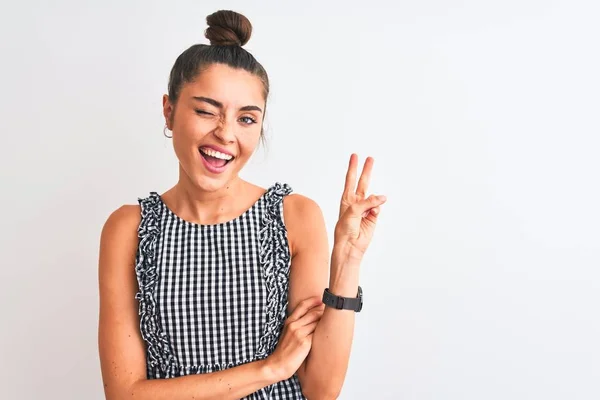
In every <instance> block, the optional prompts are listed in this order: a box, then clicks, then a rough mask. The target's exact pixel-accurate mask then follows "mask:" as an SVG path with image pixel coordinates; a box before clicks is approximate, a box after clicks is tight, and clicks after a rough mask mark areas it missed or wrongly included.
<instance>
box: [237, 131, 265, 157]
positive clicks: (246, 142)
mask: <svg viewBox="0 0 600 400" xmlns="http://www.w3.org/2000/svg"><path fill="white" fill-rule="evenodd" d="M259 140H260V129H258V130H257V131H256V132H247V133H246V134H245V135H239V136H238V143H239V146H240V150H242V152H243V153H245V154H246V155H247V156H249V155H250V154H252V153H253V152H254V150H255V149H256V146H258V142H259Z"/></svg>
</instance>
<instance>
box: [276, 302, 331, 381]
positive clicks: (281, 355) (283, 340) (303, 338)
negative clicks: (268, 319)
mask: <svg viewBox="0 0 600 400" xmlns="http://www.w3.org/2000/svg"><path fill="white" fill-rule="evenodd" d="M324 309H325V304H323V301H322V299H321V298H319V297H310V298H308V299H305V300H303V301H301V302H300V303H299V304H298V306H297V307H296V308H295V309H294V311H293V312H292V313H291V314H290V316H289V317H288V318H287V319H286V321H285V325H284V327H283V331H282V332H281V336H280V338H279V343H277V347H276V348H275V350H274V351H273V353H272V354H271V355H270V356H269V357H267V361H268V362H269V363H270V366H271V368H272V370H273V371H274V372H275V374H276V375H277V376H278V377H280V378H281V379H280V380H285V379H288V378H290V377H291V376H292V375H294V374H295V373H296V371H297V370H298V369H299V368H300V366H301V365H302V363H303V362H304V360H305V359H306V357H307V356H308V353H309V351H310V348H311V345H312V336H313V332H314V331H315V328H316V327H317V323H318V322H319V320H320V319H321V317H322V316H323V311H324Z"/></svg>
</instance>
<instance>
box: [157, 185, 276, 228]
mask: <svg viewBox="0 0 600 400" xmlns="http://www.w3.org/2000/svg"><path fill="white" fill-rule="evenodd" d="M270 190H271V188H269V189H267V190H265V191H264V193H263V194H262V195H261V196H260V197H259V198H258V199H257V200H256V201H255V202H254V203H252V205H251V206H250V207H249V208H248V209H246V210H245V211H244V212H242V213H241V214H240V215H238V216H237V217H234V218H232V219H230V220H227V221H223V222H219V223H217V224H199V223H196V222H192V221H188V220H187V219H184V218H182V217H180V216H179V215H177V214H176V213H175V212H174V211H173V210H171V208H169V206H167V203H165V202H164V200H163V198H162V196H161V195H160V194H158V193H156V192H154V193H153V194H154V195H155V196H156V198H157V199H158V200H159V201H160V204H161V205H162V207H163V208H164V209H165V211H166V212H167V214H168V215H170V216H171V217H172V218H174V219H176V220H177V221H179V222H180V223H182V224H184V225H188V226H191V227H194V228H198V229H207V228H208V229H210V228H218V227H223V226H227V225H231V224H232V223H234V222H236V221H237V220H239V219H241V218H243V217H245V216H246V215H248V214H250V213H251V212H253V211H254V209H255V208H256V207H257V206H258V204H259V203H260V202H261V200H263V199H264V198H265V197H266V196H267V194H268V193H269V191H270Z"/></svg>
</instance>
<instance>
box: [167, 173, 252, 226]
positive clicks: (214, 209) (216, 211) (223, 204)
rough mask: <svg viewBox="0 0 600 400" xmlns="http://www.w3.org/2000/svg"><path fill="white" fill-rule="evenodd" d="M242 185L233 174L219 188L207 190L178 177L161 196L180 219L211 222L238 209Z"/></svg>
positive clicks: (242, 182)
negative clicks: (171, 186) (177, 180)
mask: <svg viewBox="0 0 600 400" xmlns="http://www.w3.org/2000/svg"><path fill="white" fill-rule="evenodd" d="M182 175H184V174H182ZM184 176H185V175H184ZM246 185H247V183H246V182H245V181H244V180H242V179H241V178H239V177H235V178H233V179H232V180H231V181H229V182H228V183H227V184H226V185H224V186H223V187H222V188H219V189H217V190H214V191H207V190H203V189H201V188H199V187H197V186H194V185H193V184H192V183H191V182H190V181H189V180H188V179H186V178H183V177H180V179H179V182H177V184H176V185H175V186H174V187H173V188H172V189H171V190H169V191H168V192H167V193H165V196H163V199H164V197H167V198H168V199H167V200H168V201H169V202H170V205H169V207H170V208H171V209H172V210H173V211H174V212H175V213H176V214H178V215H179V216H180V217H181V218H183V219H186V220H190V221H193V222H197V223H201V224H214V223H218V222H219V220H221V219H223V218H225V219H227V218H228V216H230V215H232V214H236V213H237V212H238V209H239V208H240V202H243V201H244V196H242V195H241V194H242V192H243V190H244V187H245V186H246Z"/></svg>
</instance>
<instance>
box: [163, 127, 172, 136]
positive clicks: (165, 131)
mask: <svg viewBox="0 0 600 400" xmlns="http://www.w3.org/2000/svg"><path fill="white" fill-rule="evenodd" d="M167 129H169V128H167V124H165V127H164V128H163V135H165V137H167V138H169V139H171V138H172V137H173V135H171V136H169V135H167Z"/></svg>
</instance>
